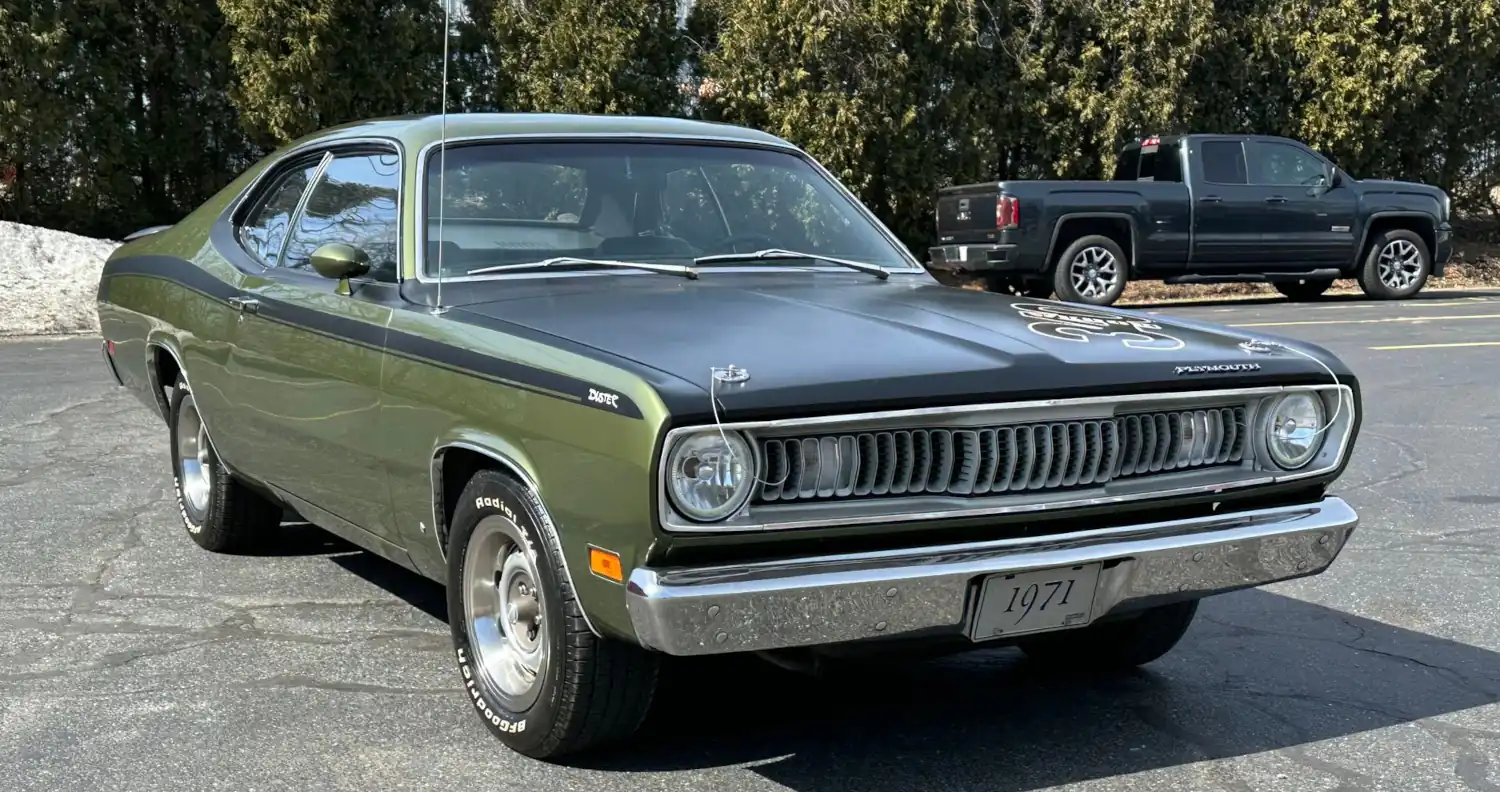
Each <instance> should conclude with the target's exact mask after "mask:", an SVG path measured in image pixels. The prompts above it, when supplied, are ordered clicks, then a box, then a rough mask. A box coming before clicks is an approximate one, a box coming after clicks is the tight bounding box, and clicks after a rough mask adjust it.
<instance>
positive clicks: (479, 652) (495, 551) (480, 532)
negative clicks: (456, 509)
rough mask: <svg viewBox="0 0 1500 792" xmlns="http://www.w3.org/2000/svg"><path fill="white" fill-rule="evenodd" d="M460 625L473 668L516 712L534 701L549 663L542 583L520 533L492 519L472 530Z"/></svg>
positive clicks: (497, 518)
mask: <svg viewBox="0 0 1500 792" xmlns="http://www.w3.org/2000/svg"><path fill="white" fill-rule="evenodd" d="M464 555H465V558H464V622H465V626H466V628H467V629H468V631H469V642H470V645H471V646H472V647H473V649H474V665H475V667H476V668H478V670H479V672H480V673H482V674H484V675H485V678H486V679H487V680H489V682H490V683H491V684H492V685H494V686H495V688H496V689H497V690H498V691H499V692H500V693H501V694H503V699H502V702H501V703H502V704H504V705H505V707H506V709H509V710H512V711H515V712H520V711H523V710H525V709H527V708H529V707H530V706H531V705H532V704H533V703H534V702H535V701H536V697H537V692H538V689H539V687H540V686H539V684H538V680H539V678H540V677H541V676H542V675H543V674H545V673H546V666H547V663H548V660H549V657H548V643H547V620H546V616H545V614H544V612H543V607H542V596H543V595H542V591H541V584H540V583H539V582H538V580H539V578H538V575H537V572H536V566H535V564H534V563H533V561H532V560H531V558H530V555H531V551H530V550H528V549H527V547H526V540H525V538H524V537H523V536H522V535H521V529H520V528H518V527H517V526H516V524H515V523H514V522H512V521H510V520H508V519H506V518H505V517H502V516H499V515H490V516H488V517H485V518H484V519H482V520H480V521H479V524H478V525H476V526H474V533H473V534H472V535H471V536H470V537H469V547H468V550H467V552H466V553H465V554H464Z"/></svg>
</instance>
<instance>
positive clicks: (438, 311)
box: [422, 0, 453, 316]
mask: <svg viewBox="0 0 1500 792" xmlns="http://www.w3.org/2000/svg"><path fill="white" fill-rule="evenodd" d="M452 9H453V0H443V98H442V110H441V111H440V113H439V115H438V227H437V238H438V245H437V304H436V305H434V306H432V315H433V316H441V315H443V314H445V313H447V312H448V309H447V308H444V307H443V248H445V247H447V245H445V244H444V243H443V208H444V206H445V205H446V204H447V202H448V190H447V186H448V42H449V41H450V40H451V39H452V38H453V35H452V21H451V20H452ZM422 189H423V191H424V192H425V191H426V185H423V186H422Z"/></svg>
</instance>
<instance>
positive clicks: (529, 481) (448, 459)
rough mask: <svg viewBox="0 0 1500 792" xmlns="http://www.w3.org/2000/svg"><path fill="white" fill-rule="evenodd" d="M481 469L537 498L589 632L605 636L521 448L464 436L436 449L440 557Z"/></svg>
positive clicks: (543, 525) (435, 530) (435, 527)
mask: <svg viewBox="0 0 1500 792" xmlns="http://www.w3.org/2000/svg"><path fill="white" fill-rule="evenodd" d="M497 449H505V450H497ZM481 470H494V471H497V472H499V473H501V474H502V475H504V476H506V477H507V478H510V479H512V480H513V481H515V483H516V484H518V485H519V486H521V487H524V488H525V489H526V490H528V491H529V492H530V493H531V494H532V496H533V497H534V498H535V503H534V504H533V505H535V506H536V507H537V510H538V511H539V512H540V514H541V518H542V519H541V521H540V525H538V526H537V527H538V528H539V529H540V530H542V531H544V532H546V533H547V535H548V537H549V538H550V539H551V541H553V542H555V543H556V544H557V547H558V551H559V552H558V556H559V558H561V559H562V574H563V577H564V578H566V579H567V581H568V587H569V588H570V589H572V591H573V596H574V597H576V598H578V602H579V611H580V612H581V613H582V614H583V620H584V623H585V624H587V625H588V628H589V632H592V633H593V634H594V635H596V636H600V637H603V634H602V633H600V632H599V629H598V628H597V627H595V626H594V622H593V620H592V619H591V618H590V617H589V613H588V610H589V609H588V608H587V607H585V606H584V605H583V599H582V597H583V595H582V593H581V592H579V590H578V584H577V579H576V578H575V577H574V575H573V570H572V567H571V566H570V565H569V564H568V551H567V546H566V545H564V544H563V541H562V535H561V534H560V533H559V532H558V530H557V525H556V523H555V522H553V520H552V514H551V512H549V511H548V509H547V506H546V502H545V500H544V499H543V492H542V487H541V484H540V483H539V479H538V477H537V475H536V473H535V470H534V468H533V467H532V466H531V465H530V464H528V462H527V460H526V457H525V455H524V454H523V453H522V452H521V451H520V449H516V448H514V447H512V446H511V445H510V444H508V443H505V442H504V441H501V440H500V439H498V438H483V439H481V438H476V437H464V438H463V439H452V440H445V441H443V442H440V443H439V444H438V445H437V447H435V448H434V449H433V452H432V459H431V466H430V469H429V475H430V476H431V490H432V535H433V541H435V542H436V543H437V555H438V558H439V559H441V560H442V561H443V562H444V563H447V561H448V534H449V528H450V524H451V519H452V515H453V511H454V509H455V508H456V507H457V505H458V498H459V496H460V495H462V494H463V490H464V487H465V486H467V485H468V482H469V480H470V479H472V478H473V477H474V474H476V473H478V472H479V471H481Z"/></svg>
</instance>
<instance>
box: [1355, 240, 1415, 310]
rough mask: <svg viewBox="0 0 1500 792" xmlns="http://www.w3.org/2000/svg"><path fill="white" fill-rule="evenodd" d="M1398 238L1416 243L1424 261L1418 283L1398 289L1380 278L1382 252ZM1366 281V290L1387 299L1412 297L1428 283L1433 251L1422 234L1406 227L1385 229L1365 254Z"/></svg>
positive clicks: (1364, 284)
mask: <svg viewBox="0 0 1500 792" xmlns="http://www.w3.org/2000/svg"><path fill="white" fill-rule="evenodd" d="M1397 240H1404V241H1407V242H1410V243H1412V244H1413V245H1416V247H1417V255H1418V256H1419V257H1420V259H1421V261H1422V272H1421V274H1420V275H1419V276H1418V277H1417V281H1416V283H1414V284H1412V285H1411V286H1410V287H1409V288H1406V289H1402V290H1399V291H1398V290H1396V289H1393V288H1391V287H1390V286H1388V285H1386V283H1385V281H1382V280H1381V279H1380V254H1381V252H1382V251H1384V250H1385V248H1386V246H1387V245H1389V244H1391V243H1392V242H1395V241H1397ZM1364 269H1365V271H1364V278H1363V280H1364V283H1363V284H1361V285H1363V286H1364V287H1365V291H1366V292H1368V293H1370V294H1372V295H1374V296H1377V297H1381V298H1384V299H1387V300H1399V299H1402V298H1405V297H1410V296H1412V295H1413V294H1416V293H1417V292H1419V291H1421V290H1422V288H1423V287H1424V286H1426V285H1427V279H1428V278H1429V277H1431V275H1432V251H1430V250H1428V249H1427V243H1426V242H1425V241H1423V239H1422V235H1421V234H1418V233H1416V232H1414V231H1407V230H1406V229H1395V230H1392V231H1385V232H1382V233H1381V234H1380V236H1378V237H1376V238H1375V244H1373V245H1371V246H1370V252H1369V254H1368V255H1367V256H1365V268H1364Z"/></svg>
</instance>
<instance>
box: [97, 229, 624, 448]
mask: <svg viewBox="0 0 1500 792" xmlns="http://www.w3.org/2000/svg"><path fill="white" fill-rule="evenodd" d="M121 275H135V276H141V277H147V278H155V279H157V280H162V281H166V282H168V283H172V284H174V285H177V286H180V287H182V288H185V289H188V290H190V291H193V292H196V293H198V294H200V295H203V296H204V297H207V298H209V299H212V300H216V301H218V302H222V303H226V306H225V307H226V308H228V305H227V301H228V299H229V298H231V297H239V296H254V298H255V299H256V300H258V301H259V302H260V309H259V310H258V311H257V313H256V314H255V317H256V318H258V319H262V320H266V321H271V322H275V323H277V324H281V325H285V326H288V327H293V328H297V329H300V330H305V331H307V332H311V333H315V334H317V335H320V336H324V337H326V338H330V339H333V340H337V341H341V342H345V343H350V344H355V345H357V346H361V347H365V348H368V349H372V350H377V351H383V352H387V353H389V354H392V355H396V356H398V357H402V358H405V359H408V360H412V361H416V362H419V363H426V364H429V365H434V366H437V367H439V368H442V369H445V370H447V371H452V372H454V373H457V374H463V375H466V376H470V377H475V378H477V379H483V380H486V381H490V382H494V383H496V384H501V385H506V386H509V387H514V388H519V389H522V390H526V391H529V392H532V393H536V394H539V395H543V396H549V397H552V398H556V399H564V400H567V401H571V402H575V403H577V404H580V405H582V406H585V407H591V408H593V409H596V410H601V411H603V412H607V413H609V414H611V415H621V416H624V417H627V418H643V417H644V414H643V413H642V412H641V408H640V406H639V405H637V404H636V403H635V402H634V401H632V400H631V399H630V398H629V397H627V396H626V395H624V394H622V393H619V392H617V391H614V390H611V389H608V388H605V387H603V386H601V385H598V384H596V383H592V382H589V381H587V380H582V379H578V378H577V377H572V376H569V375H567V374H561V373H558V372H555V371H549V370H547V369H542V368H537V367H535V366H527V365H525V364H521V363H517V362H515V361H511V360H504V359H501V358H497V357H493V356H491V355H487V354H485V353H483V352H477V351H474V350H472V349H464V348H462V347H457V346H453V345H452V344H448V343H445V342H443V341H439V340H436V339H432V338H427V337H425V336H420V335H416V334H413V333H407V332H403V331H399V330H389V331H388V330H387V329H386V328H385V327H384V326H381V325H375V324H370V323H369V322H362V321H359V320H358V319H351V318H349V317H346V316H339V315H337V314H330V313H325V312H323V311H318V310H315V309H312V308H308V307H306V306H303V305H298V304H296V303H292V302H286V301H283V300H277V299H274V298H269V297H266V296H265V295H262V294H259V293H252V292H245V291H242V290H240V289H238V288H236V287H235V286H234V285H233V284H230V283H227V282H225V281H222V280H220V279H218V278H216V277H214V276H213V275H212V274H211V273H209V272H207V271H205V270H203V269H201V268H199V267H198V266H196V265H194V264H193V263H191V262H188V261H184V260H182V259H178V258H174V257H170V256H154V255H153V256H132V257H128V258H120V259H115V260H113V261H110V262H108V263H107V264H106V265H105V268H104V272H103V273H102V276H101V281H102V282H103V281H108V280H109V279H110V278H113V277H116V276H121ZM388 307H391V308H393V309H395V310H400V309H401V308H403V307H406V304H405V303H404V302H400V301H399V298H398V300H397V301H396V302H393V303H390V304H389V306H388Z"/></svg>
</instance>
